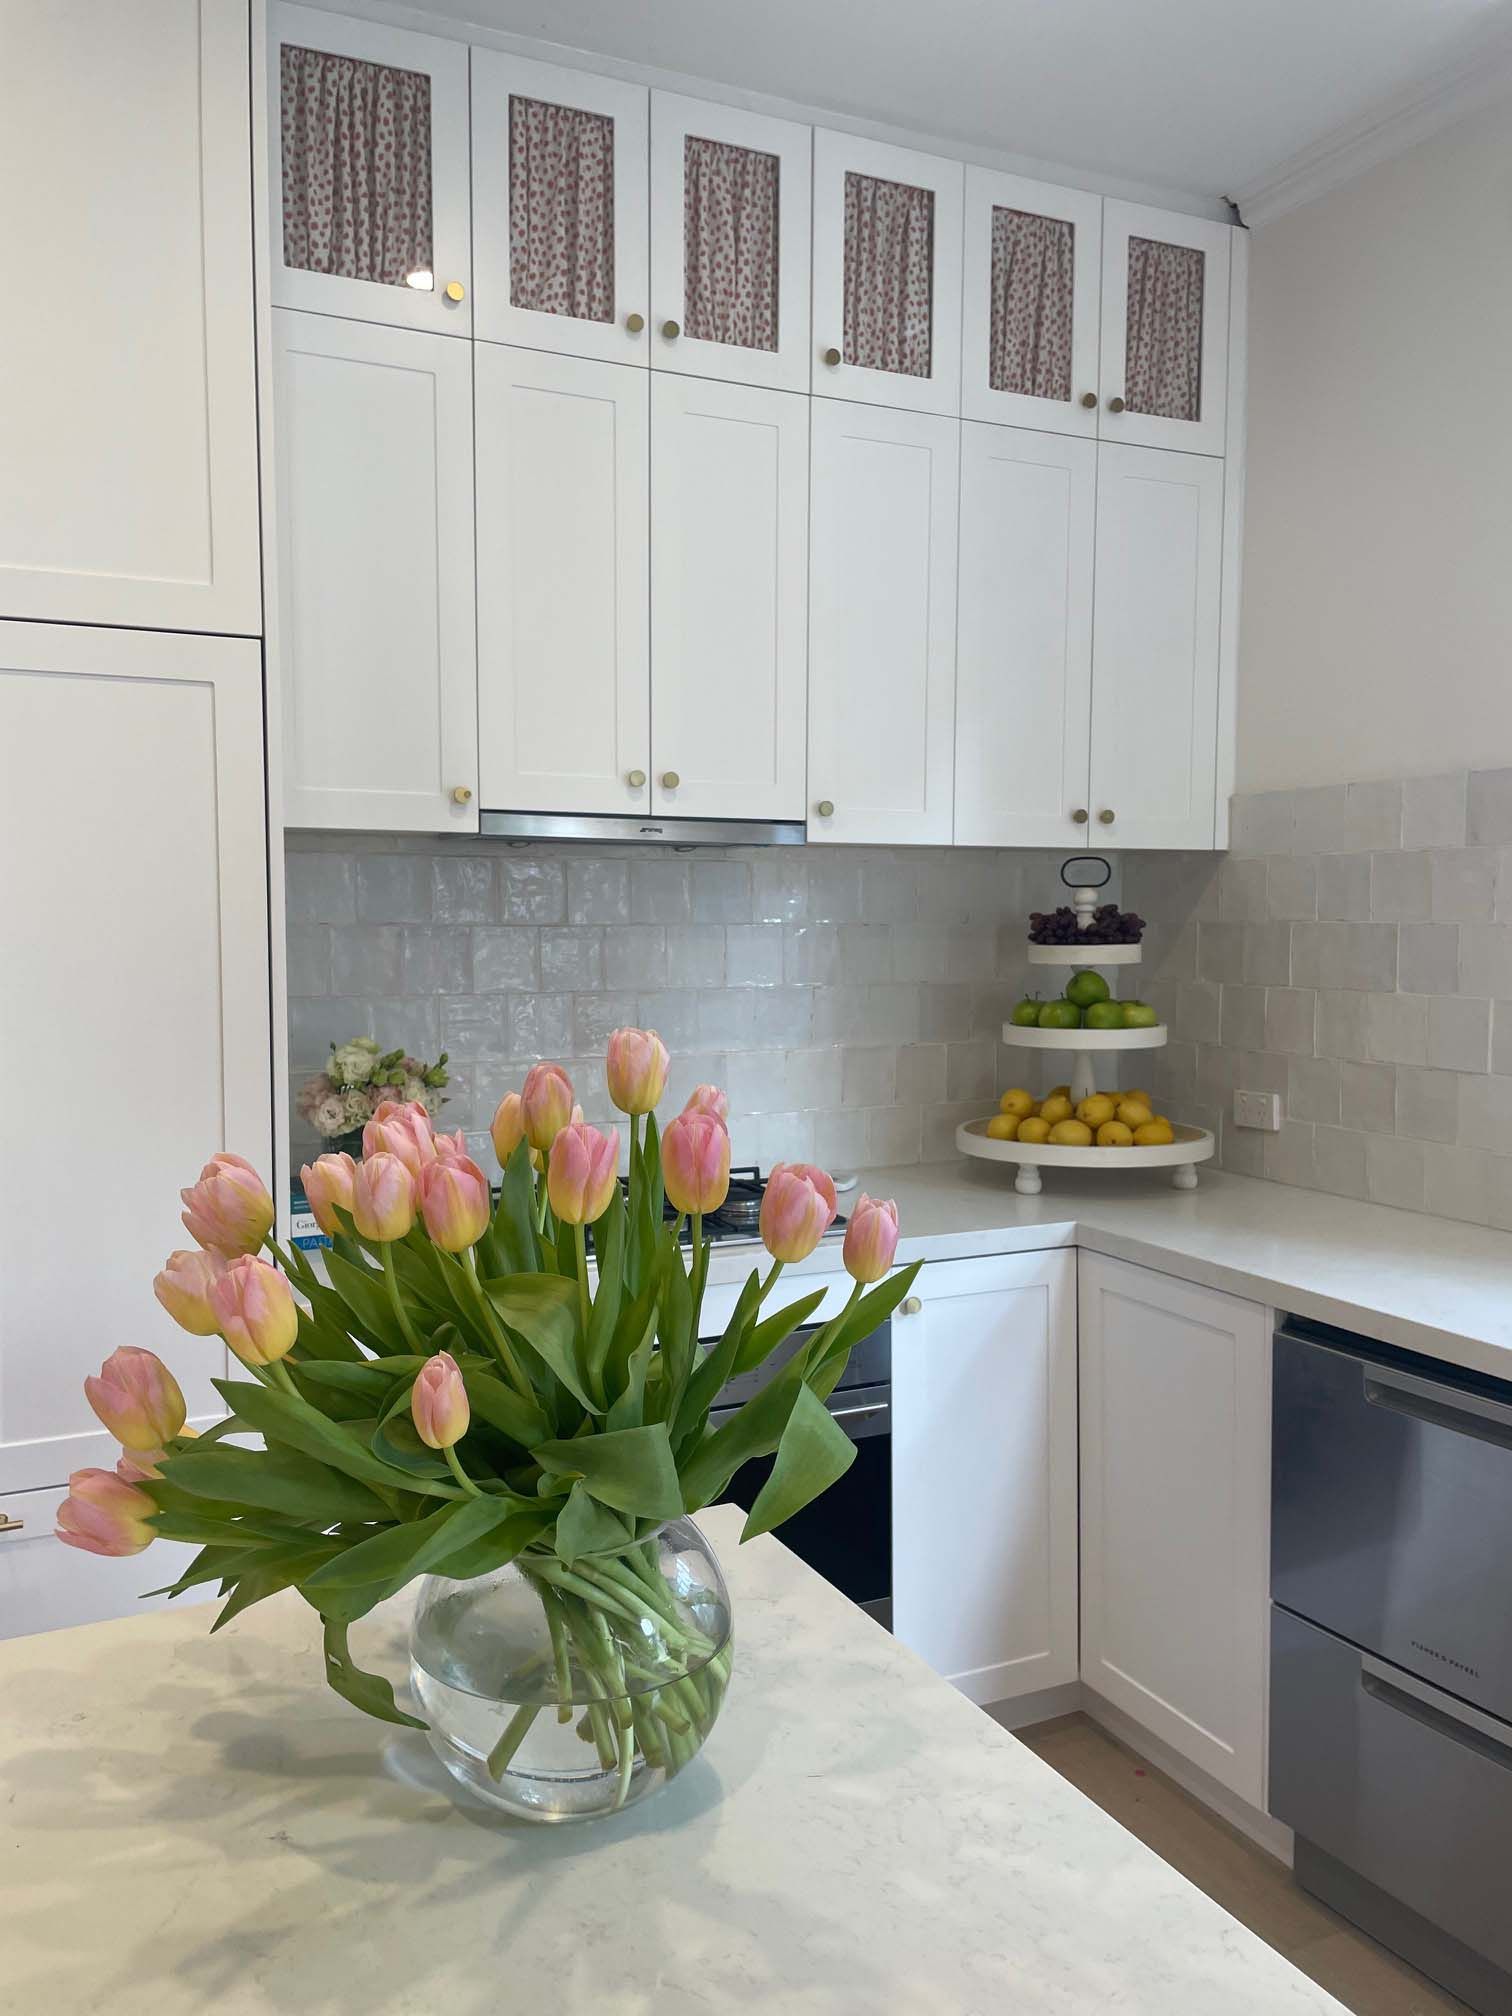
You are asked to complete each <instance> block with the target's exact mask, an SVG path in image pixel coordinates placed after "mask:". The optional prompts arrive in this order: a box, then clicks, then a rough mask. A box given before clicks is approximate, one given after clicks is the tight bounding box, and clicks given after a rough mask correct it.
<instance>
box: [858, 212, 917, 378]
mask: <svg viewBox="0 0 1512 2016" xmlns="http://www.w3.org/2000/svg"><path fill="white" fill-rule="evenodd" d="M933 319H934V191H933V190H932V189H917V188H915V187H914V186H913V185H912V184H911V183H906V182H887V181H884V180H883V179H882V178H881V177H880V176H877V175H857V174H855V173H853V172H847V174H846V177H845V300H844V331H845V334H844V350H843V352H842V354H843V356H844V358H845V361H846V363H847V364H859V365H861V366H862V367H863V368H864V369H866V370H868V371H896V372H899V373H901V374H902V375H904V376H906V377H910V378H927V377H928V376H929V375H930V366H931V347H932V334H933V331H932V323H933Z"/></svg>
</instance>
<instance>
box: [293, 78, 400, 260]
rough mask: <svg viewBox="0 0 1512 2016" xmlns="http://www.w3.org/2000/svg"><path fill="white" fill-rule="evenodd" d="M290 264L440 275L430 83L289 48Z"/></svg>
mask: <svg viewBox="0 0 1512 2016" xmlns="http://www.w3.org/2000/svg"><path fill="white" fill-rule="evenodd" d="M279 69H280V78H279V82H280V90H281V100H280V135H281V145H282V154H283V256H284V264H285V265H286V266H293V267H299V268H301V269H303V270H304V271H306V272H310V273H331V274H335V275H338V276H339V277H341V278H343V279H348V280H372V281H375V282H376V283H377V284H378V285H380V286H385V287H403V286H405V285H406V284H407V283H408V279H409V275H410V274H411V273H423V274H426V275H429V274H430V273H431V270H432V265H433V261H434V254H433V252H432V238H431V233H432V217H431V211H432V204H431V95H430V78H429V77H427V76H426V75H425V74H424V72H422V71H418V70H398V69H394V68H392V67H391V66H390V65H388V64H384V63H365V62H361V61H359V60H358V59H357V58H356V57H352V56H337V55H332V54H331V53H330V52H329V51H327V50H324V49H300V48H295V47H293V46H291V45H290V44H288V43H285V44H284V45H283V47H282V49H281V51H280V63H279Z"/></svg>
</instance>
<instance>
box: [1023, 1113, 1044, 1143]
mask: <svg viewBox="0 0 1512 2016" xmlns="http://www.w3.org/2000/svg"><path fill="white" fill-rule="evenodd" d="M1018 1138H1019V1139H1020V1141H1028V1142H1031V1143H1033V1142H1039V1141H1048V1140H1049V1139H1050V1122H1049V1121H1048V1120H1041V1119H1038V1118H1036V1117H1035V1116H1034V1115H1031V1116H1030V1117H1029V1119H1027V1120H1020V1122H1019V1125H1018Z"/></svg>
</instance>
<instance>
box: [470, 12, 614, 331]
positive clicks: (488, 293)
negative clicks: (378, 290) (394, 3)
mask: <svg viewBox="0 0 1512 2016" xmlns="http://www.w3.org/2000/svg"><path fill="white" fill-rule="evenodd" d="M472 113H473V117H472V131H473V206H474V208H473V246H474V252H475V256H476V260H477V283H478V315H477V333H478V334H479V335H480V336H482V337H486V338H487V340H488V341H489V342H491V343H523V344H526V345H528V346H529V347H530V348H532V349H535V350H565V351H566V352H567V353H568V354H569V355H570V356H574V357H598V358H601V359H602V360H603V361H604V362H606V363H610V364H644V363H646V361H647V359H648V357H649V355H650V340H651V339H650V334H649V329H648V324H647V317H648V315H649V313H650V307H649V303H648V300H647V293H648V284H647V282H648V275H647V262H648V252H647V224H646V215H647V213H646V160H647V94H646V90H645V87H644V86H643V85H640V84H624V83H621V82H620V81H619V79H617V78H614V77H595V76H594V75H593V74H592V73H591V72H590V71H587V70H563V69H559V68H557V66H556V65H555V64H552V63H534V62H531V61H530V60H529V59H528V58H526V57H523V56H505V55H502V54H500V53H499V51H497V50H494V49H474V50H473V52H472Z"/></svg>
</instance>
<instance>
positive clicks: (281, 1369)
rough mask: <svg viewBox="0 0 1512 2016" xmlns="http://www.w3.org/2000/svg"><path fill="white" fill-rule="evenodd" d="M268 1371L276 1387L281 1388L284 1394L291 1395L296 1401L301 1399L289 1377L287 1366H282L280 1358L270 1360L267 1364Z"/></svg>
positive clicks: (297, 1389)
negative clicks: (276, 1384)
mask: <svg viewBox="0 0 1512 2016" xmlns="http://www.w3.org/2000/svg"><path fill="white" fill-rule="evenodd" d="M268 1370H269V1371H270V1372H271V1373H272V1374H273V1377H274V1379H275V1381H276V1382H277V1383H278V1385H280V1386H282V1388H283V1390H284V1391H285V1393H292V1394H293V1396H294V1398H295V1399H296V1400H298V1399H300V1398H301V1397H302V1396H301V1394H300V1391H299V1388H298V1387H297V1386H296V1385H295V1384H294V1381H293V1380H292V1379H291V1378H290V1377H289V1368H288V1366H287V1365H285V1364H284V1362H283V1360H282V1359H281V1358H274V1359H271V1360H270V1361H269V1364H268Z"/></svg>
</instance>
